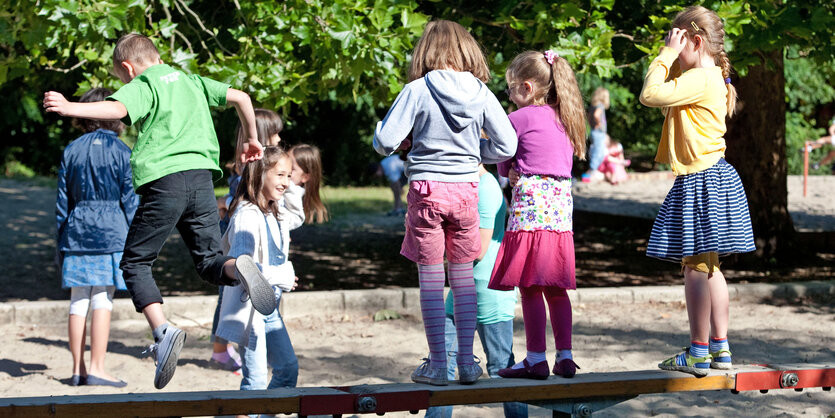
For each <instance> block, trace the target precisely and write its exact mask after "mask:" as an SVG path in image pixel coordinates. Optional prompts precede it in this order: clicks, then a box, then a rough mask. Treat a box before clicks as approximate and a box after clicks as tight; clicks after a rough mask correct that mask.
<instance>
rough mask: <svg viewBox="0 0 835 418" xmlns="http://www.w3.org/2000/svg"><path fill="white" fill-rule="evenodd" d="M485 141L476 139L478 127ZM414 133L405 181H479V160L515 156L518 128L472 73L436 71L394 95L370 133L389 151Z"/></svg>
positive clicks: (376, 145)
mask: <svg viewBox="0 0 835 418" xmlns="http://www.w3.org/2000/svg"><path fill="white" fill-rule="evenodd" d="M482 129H484V132H485V133H486V134H487V137H488V138H490V139H489V140H484V139H480V138H481V130H482ZM410 133H411V134H412V150H411V151H409V154H408V157H407V159H406V175H408V176H409V181H413V180H434V181H441V182H447V183H457V182H478V163H479V162H484V163H487V164H495V163H499V162H502V161H505V160H507V159H510V158H511V157H513V156H514V155H515V154H516V143H517V139H516V131H515V130H514V129H513V126H512V125H511V124H510V120H509V119H508V118H507V114H505V112H504V109H502V106H501V105H500V104H499V101H498V100H497V99H496V96H494V95H493V93H492V92H491V91H490V89H488V88H487V86H486V85H484V83H483V82H481V80H479V79H477V78H475V76H473V75H472V73H469V72H459V71H448V70H435V71H430V72H429V73H427V74H426V76H424V77H423V78H420V79H417V80H415V81H412V82H411V83H409V84H407V85H406V87H404V88H403V91H401V92H400V94H399V95H397V99H395V100H394V104H393V105H392V106H391V109H389V112H388V114H387V115H386V117H385V119H383V120H382V121H381V122H378V123H377V129H376V130H375V131H374V149H375V150H377V152H379V153H380V154H383V155H391V154H392V153H394V152H395V151H396V150H397V148H398V147H399V146H400V143H401V142H403V140H404V139H406V137H407V136H409V134H410Z"/></svg>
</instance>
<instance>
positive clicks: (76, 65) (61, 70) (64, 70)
mask: <svg viewBox="0 0 835 418" xmlns="http://www.w3.org/2000/svg"><path fill="white" fill-rule="evenodd" d="M86 63H87V58H84V59H83V60H81V61H79V62H78V64H75V65H73V66H72V67H70V68H55V67H52V66H49V67H44V70H49V71H57V72H59V73H64V74H66V73H68V72H70V71H72V70H75V69H76V68H78V67H81V66H82V65H84V64H86Z"/></svg>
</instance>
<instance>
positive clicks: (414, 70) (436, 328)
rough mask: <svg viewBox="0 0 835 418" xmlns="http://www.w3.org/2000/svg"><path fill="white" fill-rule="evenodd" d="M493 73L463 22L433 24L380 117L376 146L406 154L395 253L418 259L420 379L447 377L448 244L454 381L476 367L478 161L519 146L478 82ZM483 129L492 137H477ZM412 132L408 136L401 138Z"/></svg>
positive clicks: (467, 379)
mask: <svg viewBox="0 0 835 418" xmlns="http://www.w3.org/2000/svg"><path fill="white" fill-rule="evenodd" d="M489 77H490V71H489V70H488V68H487V63H486V61H485V59H484V55H483V54H482V52H481V49H480V48H479V46H478V43H476V41H475V39H473V37H472V36H471V35H470V34H469V33H468V32H467V30H466V29H464V27H463V26H461V25H459V24H457V23H453V22H449V21H445V20H438V21H433V22H429V24H427V25H426V28H425V30H424V32H423V36H421V38H420V40H418V43H417V45H416V46H415V51H414V53H413V55H412V64H411V68H410V69H409V84H407V85H406V86H405V87H404V88H403V91H401V92H400V94H398V96H397V98H396V99H395V101H394V104H393V105H392V107H391V109H389V112H388V114H387V115H386V117H385V119H383V120H382V121H381V122H379V123H378V124H377V128H376V130H375V132H374V148H375V149H376V150H377V152H379V153H380V154H383V155H391V154H393V153H394V152H395V151H397V150H398V149H406V148H408V147H409V145H411V146H412V149H411V150H410V151H409V154H408V156H407V160H406V173H407V174H408V176H409V182H410V183H409V194H408V196H407V202H408V217H407V220H406V236H405V238H404V239H403V246H402V248H401V250H400V253H401V254H403V255H404V256H405V257H406V258H408V259H409V260H412V261H414V262H415V263H417V265H418V278H419V280H420V305H421V312H422V314H423V322H424V328H425V331H426V339H427V342H428V343H429V351H430V358H429V360H428V361H426V362H424V363H423V364H421V365H420V366H419V367H418V368H417V369H416V370H415V371H414V373H412V380H413V381H415V382H417V383H429V384H432V385H446V384H447V361H446V357H447V356H446V350H445V347H444V318H445V315H444V300H443V289H444V265H443V262H444V250H446V257H447V260H448V261H449V284H450V287H451V288H452V292H453V294H454V295H455V302H456V303H455V326H456V329H457V334H458V356H457V363H458V381H459V382H460V383H466V384H470V383H475V381H476V380H478V378H479V376H481V374H482V370H481V367H479V366H478V365H477V364H475V362H474V359H473V351H472V349H473V336H474V334H475V325H476V300H475V296H476V295H475V287H474V282H473V260H475V259H476V258H477V257H478V255H479V252H480V246H481V245H480V242H479V235H478V209H477V204H478V164H479V162H480V160H483V161H484V162H486V163H496V162H499V161H503V160H505V159H507V158H510V157H511V156H512V155H513V153H514V152H515V151H516V135H515V134H514V133H513V127H512V126H510V123H509V122H508V120H507V116H506V115H505V113H504V110H503V109H502V106H501V105H500V104H499V101H498V100H496V97H495V96H494V95H493V93H492V92H490V90H489V89H488V88H487V86H486V85H485V84H484V82H486V81H487V80H488V79H489ZM482 128H483V129H484V131H485V133H486V135H487V136H488V137H489V138H490V139H489V140H483V141H482V140H480V137H481V130H482ZM407 137H408V139H407Z"/></svg>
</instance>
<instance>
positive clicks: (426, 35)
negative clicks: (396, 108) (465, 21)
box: [409, 20, 490, 83]
mask: <svg viewBox="0 0 835 418" xmlns="http://www.w3.org/2000/svg"><path fill="white" fill-rule="evenodd" d="M445 68H448V69H451V70H455V71H468V72H470V73H472V74H473V75H474V76H475V77H476V78H478V79H480V80H481V81H483V82H485V83H486V82H487V81H489V80H490V69H489V68H488V67H487V60H486V59H485V58H484V53H483V52H481V47H479V46H478V42H476V40H475V38H473V36H472V35H470V33H469V32H467V29H464V27H463V26H461V25H459V24H458V23H455V22H450V21H448V20H435V21H432V22H429V23H428V24H427V25H426V28H425V29H424V30H423V35H422V36H421V37H420V39H419V40H418V42H417V45H415V51H414V52H413V53H412V65H411V67H410V68H409V81H410V82H411V81H415V80H417V79H419V78H421V77H423V76H425V75H426V73H428V72H430V71H432V70H442V69H445Z"/></svg>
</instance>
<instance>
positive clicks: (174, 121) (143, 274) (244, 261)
mask: <svg viewBox="0 0 835 418" xmlns="http://www.w3.org/2000/svg"><path fill="white" fill-rule="evenodd" d="M113 65H114V72H115V73H116V75H118V77H119V79H120V80H121V81H122V82H124V83H126V84H125V86H123V87H122V88H121V89H119V91H117V92H116V93H114V94H113V95H111V96H109V97H108V98H107V99H106V101H101V102H91V103H71V102H68V101H67V100H66V99H65V98H64V96H63V95H62V94H61V93H57V92H47V93H45V94H44V108H46V111H47V112H55V113H58V114H59V115H61V116H71V117H79V118H84V119H98V120H119V119H121V120H122V122H124V123H126V124H129V125H130V124H136V125H137V127H138V128H139V136H138V138H137V140H136V145H134V148H133V153H132V154H131V169H132V170H133V186H134V188H135V190H136V191H137V192H138V194H139V195H141V196H142V198H141V201H140V203H139V208H138V209H137V212H136V216H135V218H134V220H133V222H132V223H131V225H130V230H129V231H128V237H127V241H126V242H125V250H124V255H123V257H122V261H121V264H120V268H121V269H122V272H123V274H124V279H125V284H126V285H127V288H128V291H130V294H131V298H132V299H133V304H134V306H135V307H136V310H137V312H142V313H143V314H144V315H145V319H146V320H147V321H148V324H149V325H150V326H151V330H152V334H153V337H154V344H153V345H151V347H150V350H149V351H150V352H151V353H152V354H153V355H154V356H155V363H156V365H157V368H156V372H155V374H154V386H155V387H156V388H157V389H162V388H163V387H164V386H165V385H166V384H168V382H169V381H170V380H171V377H172V376H173V375H174V371H175V370H176V367H177V359H178V358H179V355H180V350H181V349H182V346H183V342H184V341H185V337H186V335H185V333H184V332H183V330H181V329H179V328H177V327H175V326H173V325H169V324H168V322H167V320H166V319H165V314H164V313H163V311H162V295H161V294H160V291H159V288H158V287H157V285H156V283H155V282H154V278H153V276H152V274H151V266H152V265H153V264H154V261H156V259H157V257H158V256H159V251H160V249H161V248H162V246H163V244H165V241H166V240H167V239H168V235H169V234H170V233H171V231H172V230H173V229H174V227H175V226H176V227H177V230H178V231H179V232H180V235H181V236H182V237H183V241H185V243H186V247H188V249H189V251H190V252H191V256H192V260H193V261H194V266H195V268H196V269H197V271H198V273H199V274H200V276H201V277H202V278H203V280H206V281H208V282H210V283H213V284H224V285H237V284H243V285H244V287H245V288H246V289H247V293H248V294H249V296H250V301H251V302H252V304H253V306H254V307H255V309H257V310H258V311H259V312H264V313H270V312H272V311H273V310H274V309H275V297H274V295H273V291H272V288H271V287H270V285H269V284H268V283H267V281H266V279H264V277H263V276H262V275H261V273H260V272H259V270H258V268H257V267H256V266H255V263H254V262H253V261H252V259H251V258H249V257H241V258H239V259H232V258H229V257H226V256H224V255H223V253H222V251H221V248H220V230H219V228H218V222H219V219H218V215H217V203H216V201H215V196H214V185H213V184H212V177H213V175H214V176H217V177H220V176H221V175H222V174H223V172H222V171H221V170H220V167H219V166H218V154H219V146H218V143H217V136H216V134H215V131H214V124H213V122H212V115H211V113H210V112H209V107H210V106H222V105H225V104H226V103H227V102H229V103H232V104H233V105H234V106H235V109H236V110H237V112H238V117H239V118H240V119H241V123H243V124H244V126H245V127H246V128H245V130H246V131H247V132H249V139H248V141H247V142H246V143H245V144H244V146H243V153H242V156H241V158H242V159H245V160H247V161H250V160H256V159H258V158H261V154H262V147H261V144H259V143H258V140H257V134H256V132H255V116H254V114H253V112H252V103H251V102H250V99H249V95H247V94H246V93H244V92H242V91H239V90H235V89H231V88H229V86H228V85H226V84H223V83H219V82H217V81H214V80H211V79H208V78H204V77H200V76H199V75H186V74H185V73H183V72H181V71H178V70H175V69H174V68H172V67H170V66H168V65H165V64H163V62H162V59H161V58H160V55H159V51H157V48H156V47H155V46H154V43H153V42H151V40H150V39H148V38H147V37H145V36H143V35H140V34H137V33H131V34H128V35H125V36H122V37H121V38H119V41H117V42H116V47H115V48H114V50H113Z"/></svg>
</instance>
